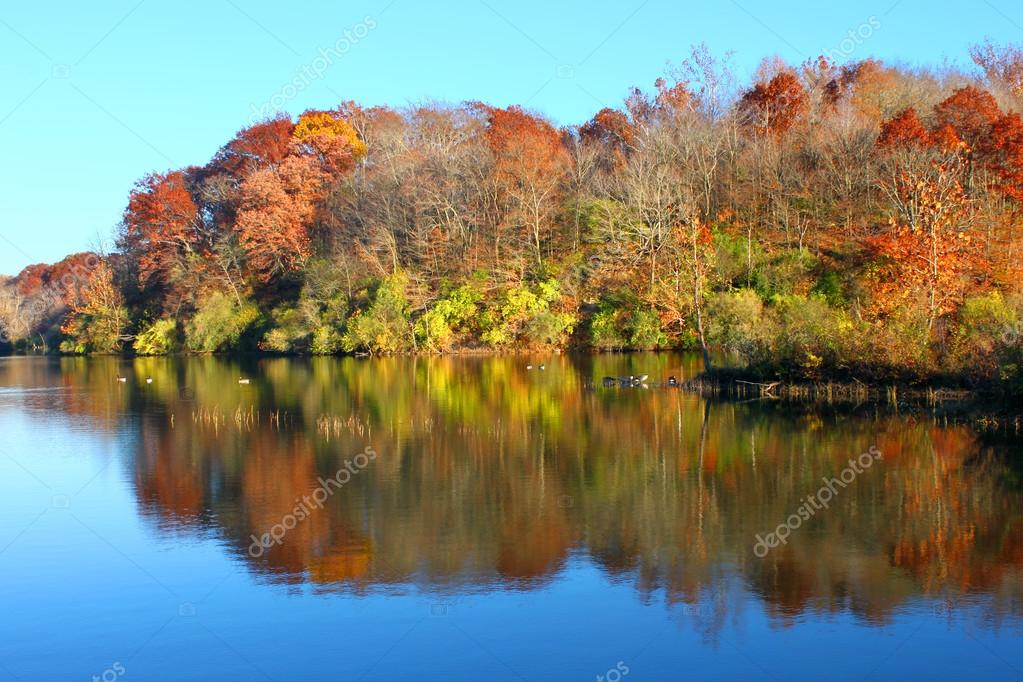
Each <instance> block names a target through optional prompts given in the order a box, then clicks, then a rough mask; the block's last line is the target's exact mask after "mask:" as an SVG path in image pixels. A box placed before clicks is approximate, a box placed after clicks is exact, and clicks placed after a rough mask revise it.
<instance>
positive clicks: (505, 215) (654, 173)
mask: <svg viewBox="0 0 1023 682" xmlns="http://www.w3.org/2000/svg"><path fill="white" fill-rule="evenodd" d="M971 56H972V58H973V62H974V64H975V66H976V67H977V68H976V69H974V70H966V69H958V68H951V67H949V68H944V69H941V70H936V69H926V68H909V67H904V66H897V65H893V64H887V63H884V62H881V61H879V60H876V59H866V60H863V61H858V62H852V63H847V64H842V65H839V64H836V63H835V62H833V61H831V60H829V59H827V58H824V57H820V58H817V59H813V60H809V61H807V62H805V63H803V64H799V65H790V64H786V63H785V62H783V61H781V60H780V59H778V58H772V59H766V60H764V61H763V62H762V63H761V65H760V67H759V68H758V70H757V72H756V74H755V76H754V79H753V82H752V83H750V84H747V85H744V84H740V83H738V81H737V79H736V77H735V76H734V74H733V72H732V70H731V68H730V62H729V56H728V55H723V56H719V55H715V54H713V53H711V52H710V51H709V50H708V49H707V48H706V46H703V45H700V46H695V47H694V48H693V49H692V50H691V53H690V55H689V56H688V57H687V58H686V59H684V60H682V61H681V62H679V63H678V64H676V65H674V66H672V67H670V68H669V69H668V73H667V74H666V75H665V76H664V77H662V78H659V79H657V80H656V81H655V82H654V84H653V88H651V89H646V90H644V89H640V88H634V89H632V90H631V91H630V92H629V94H628V96H627V97H626V99H625V100H624V102H623V103H622V104H621V105H620V106H618V107H616V108H610V107H609V108H604V109H602V110H601V111H599V112H597V113H596V115H594V116H593V118H592V119H590V120H589V121H587V122H585V123H583V124H581V125H576V126H570V127H564V128H559V127H557V126H555V125H554V124H552V123H551V122H550V121H549V120H547V119H546V118H544V117H543V116H542V115H540V114H538V113H535V112H532V111H528V110H526V109H524V108H522V107H517V106H511V107H507V108H499V107H495V106H491V105H487V104H484V103H481V102H468V103H463V104H459V105H449V104H436V103H428V104H421V105H414V106H409V107H406V108H403V109H395V108H390V107H363V106H360V105H358V104H356V103H354V102H344V103H342V104H340V105H339V106H338V107H336V108H334V109H331V110H325V111H307V112H305V113H303V114H302V115H300V116H299V117H298V118H297V120H293V119H292V118H291V117H289V116H286V115H278V116H277V117H275V118H272V119H269V120H266V121H263V122H260V123H257V124H255V125H252V126H250V127H247V128H245V129H243V130H241V131H240V132H239V133H238V134H237V135H236V136H235V137H234V139H232V140H230V141H229V142H228V143H227V144H225V145H224V146H223V147H222V148H221V149H220V150H219V151H218V152H217V153H216V154H215V156H214V157H213V159H212V160H210V161H209V163H207V164H206V165H204V166H193V167H188V168H183V169H176V170H170V171H167V172H161V173H153V174H151V175H148V176H146V177H145V178H143V179H142V180H140V181H139V182H138V183H137V184H136V185H135V187H134V188H133V189H132V191H131V193H130V196H129V198H128V204H127V207H126V209H125V212H124V216H123V219H122V221H121V223H120V225H119V226H118V228H117V232H116V242H115V243H116V248H115V249H114V250H113V252H112V253H109V254H102V255H95V254H77V255H75V256H72V257H69V258H68V259H66V260H65V261H63V262H62V263H59V264H57V265H55V266H47V265H33V266H29V267H28V268H26V269H25V270H24V271H23V272H22V273H20V274H19V275H17V276H16V277H14V278H10V279H8V280H6V281H5V282H4V283H3V285H2V291H0V321H2V326H3V330H4V332H5V338H6V340H7V341H8V345H9V346H11V347H13V348H15V349H26V350H27V349H33V348H59V350H60V351H63V352H67V353H114V352H121V351H130V352H134V353H137V354H143V355H148V354H166V353H174V352H182V351H185V352H195V353H210V352H227V351H239V350H259V351H264V352H269V353H302V354H336V353H352V352H368V353H396V352H451V351H456V350H470V349H472V350H475V349H497V350H500V349H509V350H510V349H522V348H536V349H543V348H548V349H549V348H588V349H599V350H619V349H655V348H693V349H698V350H701V351H702V352H703V355H704V358H705V362H706V364H707V365H708V367H709V366H711V364H712V363H713V362H714V361H715V360H716V359H718V358H721V359H723V360H724V361H726V362H731V361H733V360H732V359H737V361H738V362H739V363H740V364H741V365H743V366H744V367H746V368H747V369H749V370H750V371H751V372H754V373H758V374H762V375H767V374H772V375H785V376H791V377H799V378H807V379H813V378H819V377H850V378H860V379H867V380H870V379H875V380H879V379H885V380H887V379H890V378H895V377H897V378H922V377H928V378H934V377H954V378H955V379H956V380H957V381H961V380H969V381H979V382H985V383H997V384H1001V385H1003V386H1007V387H1010V388H1013V390H1020V389H1021V387H1023V369H1021V367H1023V364H1021V363H1023V351H1021V337H1023V334H1021V332H1023V327H1021V324H1020V320H1021V319H1023V296H1021V290H1020V284H1021V281H1023V277H1021V263H1023V261H1021V258H1020V248H1021V235H1020V230H1019V227H1018V225H1019V217H1020V207H1021V201H1023V119H1021V117H1020V112H1021V111H1023V50H1021V48H1020V47H1017V46H1014V45H1006V46H1002V45H995V44H992V43H990V42H987V43H984V44H981V45H977V46H975V47H973V48H972V49H971Z"/></svg>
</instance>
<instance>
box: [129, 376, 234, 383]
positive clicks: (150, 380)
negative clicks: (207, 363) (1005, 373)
mask: <svg viewBox="0 0 1023 682" xmlns="http://www.w3.org/2000/svg"><path fill="white" fill-rule="evenodd" d="M117 383H119V384H126V383H128V377H122V376H120V375H118V377H117ZM146 383H147V384H151V383H153V377H146ZM238 383H239V384H243V385H248V384H250V383H252V382H251V380H249V379H239V380H238Z"/></svg>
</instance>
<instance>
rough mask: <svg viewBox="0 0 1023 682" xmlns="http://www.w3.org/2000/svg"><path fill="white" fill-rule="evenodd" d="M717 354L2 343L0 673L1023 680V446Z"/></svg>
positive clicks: (23, 676) (24, 676)
mask: <svg viewBox="0 0 1023 682" xmlns="http://www.w3.org/2000/svg"><path fill="white" fill-rule="evenodd" d="M530 362H531V363H534V364H539V363H541V362H543V363H545V364H546V368H545V369H544V370H543V371H540V370H539V369H538V368H535V369H532V370H528V369H527V367H526V365H527V363H530ZM698 368H699V365H698V362H697V359H696V358H694V357H690V356H687V355H674V354H635V355H602V356H595V357H569V356H559V355H554V356H546V357H539V356H536V357H527V356H520V357H480V358H476V357H470V358H446V357H445V358H381V359H358V358H341V359H336V358H317V359H283V358H282V359H277V358H274V359H265V358H264V359H257V358H243V359H222V358H195V359H134V360H131V359H119V358H100V359H82V358H63V359H59V358H4V359H0V433H2V434H3V436H2V440H0V605H2V615H0V623H2V625H0V680H4V679H11V680H46V681H49V680H90V679H92V680H95V679H100V680H104V681H105V682H112V681H113V680H117V679H120V678H121V677H125V678H127V679H128V680H176V681H177V680H264V679H265V680H323V679H330V680H408V679H416V680H510V681H514V680H518V681H521V680H528V681H530V682H534V681H545V680H556V681H561V680H606V681H608V682H620V681H621V680H626V681H627V682H633V681H635V682H641V681H644V680H704V679H707V680H722V679H724V680H731V679H734V680H761V679H763V680H831V679H835V680H863V679H877V680H883V679H901V680H921V679H930V680H933V679H984V680H1003V679H1006V680H1007V679H1020V678H1023V639H1021V638H1023V600H1021V597H1023V452H1021V448H1020V445H1019V442H1018V441H1016V442H1013V441H1012V440H1010V439H1005V438H994V437H991V436H988V435H984V434H981V433H977V432H975V431H974V430H972V429H971V428H969V427H967V426H963V425H961V424H955V423H953V422H950V421H947V420H946V419H945V418H944V417H942V416H940V415H932V414H930V413H928V412H926V411H922V412H921V411H916V412H913V413H906V411H905V410H903V411H902V413H898V412H895V411H892V410H889V409H887V408H881V407H877V406H872V405H859V406H844V407H842V406H827V405H821V406H800V405H796V404H791V403H783V402H778V401H773V400H766V401H764V400H755V401H746V402H726V401H711V402H709V401H705V400H703V399H701V398H700V397H698V396H694V395H691V394H687V393H684V392H682V391H680V390H678V389H672V388H668V387H660V386H653V385H651V386H650V387H646V388H645V387H643V386H637V387H631V386H630V387H620V386H617V385H616V386H614V387H611V388H604V387H602V386H601V378H602V377H603V376H605V375H610V376H621V375H629V374H649V375H650V376H651V381H654V380H656V381H658V382H660V381H661V380H663V379H664V378H666V377H667V376H669V375H675V376H677V377H678V378H679V379H682V378H688V377H690V376H692V374H693V373H694V372H696V371H697V370H698ZM118 377H123V378H124V381H123V382H121V381H118ZM240 381H247V382H248V383H240ZM594 384H595V385H596V388H594ZM825 491H826V492H825Z"/></svg>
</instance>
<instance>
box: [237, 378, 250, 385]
mask: <svg viewBox="0 0 1023 682" xmlns="http://www.w3.org/2000/svg"><path fill="white" fill-rule="evenodd" d="M238 383H239V384H248V383H249V380H248V379H239V380H238Z"/></svg>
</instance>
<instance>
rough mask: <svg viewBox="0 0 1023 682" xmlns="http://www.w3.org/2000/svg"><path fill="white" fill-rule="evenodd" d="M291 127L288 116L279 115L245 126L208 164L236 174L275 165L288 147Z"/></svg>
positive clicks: (280, 160)
mask: <svg viewBox="0 0 1023 682" xmlns="http://www.w3.org/2000/svg"><path fill="white" fill-rule="evenodd" d="M294 129H295V125H294V124H293V123H292V122H291V119H289V118H288V117H286V116H283V115H282V116H279V117H277V118H274V119H271V120H269V121H264V122H263V123H257V124H256V125H254V126H251V127H249V128H245V129H244V130H241V131H239V133H238V134H237V135H235V137H234V139H233V140H231V141H230V142H228V143H227V144H226V145H224V146H223V147H222V148H221V149H220V151H218V152H217V154H216V156H215V157H214V158H213V162H212V164H211V165H212V166H213V167H214V168H215V169H217V170H222V171H224V172H227V173H230V174H231V175H233V176H235V177H238V178H243V177H245V176H247V175H249V174H250V173H252V172H254V171H257V170H259V169H261V168H266V167H268V166H276V165H277V164H279V163H281V162H282V161H283V160H284V158H285V157H286V156H287V155H288V152H289V151H290V149H291V134H292V131H294Z"/></svg>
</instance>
